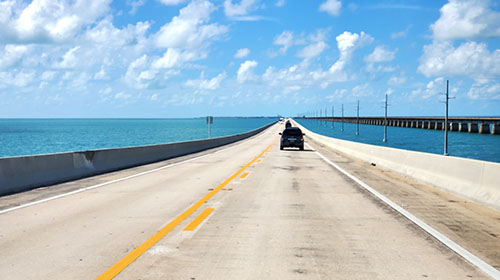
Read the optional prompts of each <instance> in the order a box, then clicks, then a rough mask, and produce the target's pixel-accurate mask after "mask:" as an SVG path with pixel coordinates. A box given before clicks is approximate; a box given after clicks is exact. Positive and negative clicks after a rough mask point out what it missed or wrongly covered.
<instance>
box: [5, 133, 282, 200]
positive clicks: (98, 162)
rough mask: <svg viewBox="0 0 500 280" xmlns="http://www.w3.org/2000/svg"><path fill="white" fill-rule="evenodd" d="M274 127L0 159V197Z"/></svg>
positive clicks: (189, 151) (211, 145)
mask: <svg viewBox="0 0 500 280" xmlns="http://www.w3.org/2000/svg"><path fill="white" fill-rule="evenodd" d="M273 124H274V123H271V124H269V125H265V126H263V127H261V128H258V129H255V130H252V131H249V132H246V133H241V134H236V135H231V136H224V137H218V138H211V139H204V140H194V141H186V142H177V143H169V144H160V145H149V146H139V147H128V148H116V149H101V150H90V151H81V152H68V153H57V154H47V155H34V156H21V157H8V158H0V195H6V194H11V193H17V192H22V191H27V190H30V189H34V188H37V187H41V186H47V185H53V184H58V183H62V182H66V181H70V180H75V179H80V178H84V177H89V176H93V175H97V174H102V173H106V172H111V171H116V170H120V169H125V168H129V167H134V166H138V165H143V164H148V163H153V162H158V161H162V160H166V159H170V158H174V157H178V156H183V155H187V154H192V153H196V152H201V151H204V150H207V149H212V148H216V147H220V146H223V145H227V144H230V143H234V142H237V141H240V140H243V139H245V138H248V137H251V136H254V135H256V134H258V133H260V132H262V131H264V130H265V129H267V128H269V127H270V126H272V125H273Z"/></svg>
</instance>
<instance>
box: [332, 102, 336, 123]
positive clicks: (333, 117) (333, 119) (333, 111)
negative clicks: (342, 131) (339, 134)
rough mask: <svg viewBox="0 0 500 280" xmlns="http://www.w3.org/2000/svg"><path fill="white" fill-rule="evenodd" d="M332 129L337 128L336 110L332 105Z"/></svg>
mask: <svg viewBox="0 0 500 280" xmlns="http://www.w3.org/2000/svg"><path fill="white" fill-rule="evenodd" d="M332 128H335V108H334V107H333V105H332Z"/></svg>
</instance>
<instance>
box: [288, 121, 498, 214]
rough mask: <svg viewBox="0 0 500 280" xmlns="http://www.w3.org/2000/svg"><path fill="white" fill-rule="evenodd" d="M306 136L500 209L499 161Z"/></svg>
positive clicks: (315, 135)
mask: <svg viewBox="0 0 500 280" xmlns="http://www.w3.org/2000/svg"><path fill="white" fill-rule="evenodd" d="M295 125H297V126H298V127H300V128H301V129H302V130H303V131H304V132H305V133H306V137H309V138H311V139H312V140H314V141H316V142H319V143H321V144H323V145H326V146H328V147H330V148H333V149H335V150H338V151H340V152H342V153H344V154H347V155H350V156H353V157H355V158H358V159H360V160H362V161H365V162H368V163H375V164H376V165H377V166H379V167H382V168H386V169H389V170H392V171H395V172H397V173H400V174H402V175H405V176H407V177H410V178H412V179H415V180H417V181H421V182H423V183H426V184H430V185H432V186H434V187H437V188H439V189H442V190H445V191H447V192H449V193H451V194H454V195H457V196H458V197H462V198H464V199H468V200H472V201H475V202H478V203H480V204H483V205H487V206H489V207H492V208H495V209H497V210H500V180H499V178H498V177H499V174H500V164H499V163H495V162H488V161H481V160H474V159H466V158H459V157H452V156H443V155H436V154H430V153H422V152H415V151H408V150H402V149H395V148H388V147H381V146H375V145H369V144H363V143H356V142H351V141H345V140H340V139H336V138H332V137H327V136H324V135H320V134H317V133H314V132H312V131H309V130H308V129H306V128H304V127H303V126H301V125H300V124H297V123H296V122H295Z"/></svg>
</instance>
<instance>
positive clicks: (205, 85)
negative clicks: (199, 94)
mask: <svg viewBox="0 0 500 280" xmlns="http://www.w3.org/2000/svg"><path fill="white" fill-rule="evenodd" d="M225 78H226V72H223V73H220V74H219V75H217V76H216V77H214V78H212V79H210V80H206V79H204V73H203V72H202V74H201V79H199V80H188V81H186V82H185V85H186V86H188V87H192V88H197V89H200V90H216V89H218V88H219V87H220V84H221V82H222V81H223V80H224V79H225Z"/></svg>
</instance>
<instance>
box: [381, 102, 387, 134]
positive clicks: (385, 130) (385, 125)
mask: <svg viewBox="0 0 500 280" xmlns="http://www.w3.org/2000/svg"><path fill="white" fill-rule="evenodd" d="M382 141H384V142H387V93H386V94H385V118H384V140H382Z"/></svg>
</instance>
